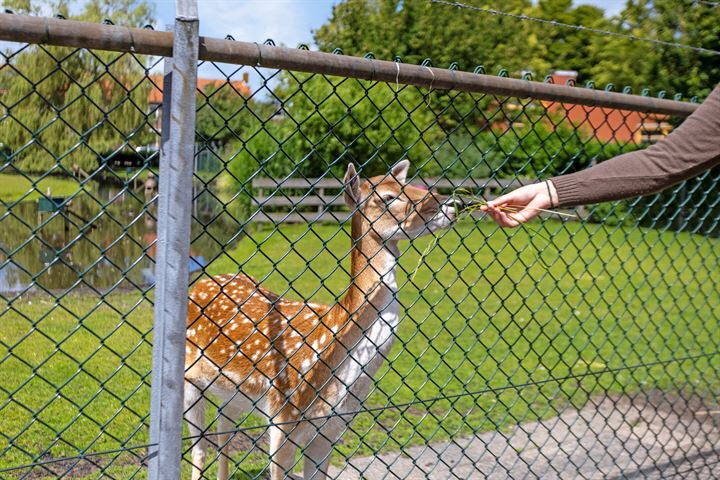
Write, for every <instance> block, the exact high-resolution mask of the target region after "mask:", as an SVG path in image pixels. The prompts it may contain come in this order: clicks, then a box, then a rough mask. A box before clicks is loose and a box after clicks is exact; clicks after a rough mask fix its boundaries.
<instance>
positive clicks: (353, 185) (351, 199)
mask: <svg viewBox="0 0 720 480" xmlns="http://www.w3.org/2000/svg"><path fill="white" fill-rule="evenodd" d="M343 182H344V183H345V203H346V204H347V206H348V207H350V208H355V207H357V206H358V204H359V203H360V177H358V174H357V170H355V165H354V164H352V163H348V167H347V172H345V179H344V180H343Z"/></svg>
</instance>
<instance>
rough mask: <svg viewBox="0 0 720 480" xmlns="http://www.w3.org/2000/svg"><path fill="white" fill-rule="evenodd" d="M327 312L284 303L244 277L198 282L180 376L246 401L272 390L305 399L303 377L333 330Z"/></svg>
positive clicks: (313, 305) (323, 307)
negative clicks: (184, 371)
mask: <svg viewBox="0 0 720 480" xmlns="http://www.w3.org/2000/svg"><path fill="white" fill-rule="evenodd" d="M329 308H330V307H328V306H327V305H322V304H317V303H307V302H299V301H293V300H287V299H284V298H282V297H280V296H279V295H277V294H275V293H273V292H270V291H269V290H267V289H265V288H263V287H262V286H261V285H259V284H258V282H257V281H256V280H254V279H253V278H251V277H248V276H246V275H217V276H214V277H212V278H207V279H204V280H202V281H200V282H198V283H197V284H196V285H195V287H194V288H193V289H192V291H191V293H190V300H189V303H188V330H187V344H186V369H187V374H186V376H187V377H189V378H190V379H191V380H202V383H208V382H214V383H215V384H216V386H218V385H219V386H221V387H223V388H226V389H228V390H236V388H238V387H239V388H240V390H241V391H243V392H244V393H246V394H247V395H249V396H250V397H256V396H261V395H263V394H264V393H266V392H268V390H269V389H270V388H271V387H273V389H277V391H278V393H280V394H281V396H286V395H287V393H288V392H295V394H296V396H297V395H300V394H301V393H307V395H310V394H311V392H313V391H314V388H311V387H314V386H313V385H311V384H310V383H309V382H311V378H310V377H311V375H309V374H308V372H309V370H311V369H312V368H313V366H314V365H316V364H317V363H318V360H319V358H320V355H321V354H322V352H323V351H324V350H325V349H326V348H327V346H328V345H329V344H330V342H331V341H332V338H333V336H334V332H335V331H336V330H333V327H332V325H330V324H329V321H330V319H329V318H328V316H327V313H328V310H329ZM200 377H202V378H200ZM297 400H298V401H300V398H297ZM293 403H295V402H293ZM299 403H306V402H305V401H301V402H299Z"/></svg>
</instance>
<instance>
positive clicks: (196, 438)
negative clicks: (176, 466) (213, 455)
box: [185, 380, 208, 480]
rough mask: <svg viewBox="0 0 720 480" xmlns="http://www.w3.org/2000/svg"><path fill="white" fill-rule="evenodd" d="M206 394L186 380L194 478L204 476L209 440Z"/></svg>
mask: <svg viewBox="0 0 720 480" xmlns="http://www.w3.org/2000/svg"><path fill="white" fill-rule="evenodd" d="M205 402H206V400H205V396H204V395H203V392H202V390H201V389H200V388H198V387H197V386H195V385H194V384H193V383H192V382H191V381H188V380H186V381H185V420H186V421H187V424H188V430H189V432H190V437H191V438H192V440H191V441H192V442H193V446H192V480H198V479H200V478H202V476H203V470H204V469H205V456H206V455H207V447H208V443H207V440H206V439H205V438H204V435H205Z"/></svg>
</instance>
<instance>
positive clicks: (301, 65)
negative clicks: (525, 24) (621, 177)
mask: <svg viewBox="0 0 720 480" xmlns="http://www.w3.org/2000/svg"><path fill="white" fill-rule="evenodd" d="M0 40H6V41H14V42H22V43H35V44H45V45H56V46H65V47H77V48H90V49H98V50H111V51H119V52H132V53H137V54H145V55H158V56H164V57H170V56H172V46H173V34H172V33H171V32H160V31H154V30H150V29H143V28H131V27H121V26H116V25H105V24H96V23H89V22H78V21H74V20H63V19H56V18H46V17H33V16H28V15H18V14H7V13H2V14H0ZM199 58H200V59H201V60H208V61H217V62H224V63H233V64H239V65H252V66H258V67H267V68H277V69H284V70H293V71H298V72H306V73H319V74H325V75H337V76H343V77H350V78H357V79H361V80H371V81H381V82H387V83H397V84H403V85H414V86H417V87H427V88H434V89H438V90H459V91H465V92H473V93H485V94H492V95H502V96H510V97H520V98H534V99H537V100H545V101H554V102H563V103H568V104H579V105H586V106H593V107H605V108H614V109H623V110H630V111H637V112H652V113H659V114H667V115H678V116H687V115H690V114H691V113H692V112H694V111H695V109H696V108H697V104H695V103H690V102H682V101H677V100H669V99H664V98H653V97H648V96H640V95H630V94H624V93H617V92H608V91H604V90H593V89H589V88H578V87H571V86H566V85H555V84H551V83H543V82H535V81H530V80H519V79H514V78H507V77H496V76H492V75H484V74H478V73H470V72H461V71H457V70H449V69H442V68H435V67H429V66H425V65H410V64H407V63H397V62H391V61H385V60H375V59H372V58H363V57H351V56H346V55H338V54H331V53H323V52H316V51H309V50H302V49H294V48H285V47H277V46H271V45H264V44H259V43H251V42H239V41H234V40H221V39H216V38H208V37H200V51H199Z"/></svg>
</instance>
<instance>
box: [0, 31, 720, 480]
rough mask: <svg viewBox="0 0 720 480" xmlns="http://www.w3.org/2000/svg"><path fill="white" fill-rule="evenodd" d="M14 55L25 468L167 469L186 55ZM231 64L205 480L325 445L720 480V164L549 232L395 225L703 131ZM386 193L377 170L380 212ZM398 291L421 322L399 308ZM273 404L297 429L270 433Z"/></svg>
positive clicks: (385, 456)
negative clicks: (167, 128)
mask: <svg viewBox="0 0 720 480" xmlns="http://www.w3.org/2000/svg"><path fill="white" fill-rule="evenodd" d="M54 25H55V26H54V27H53V28H60V27H61V25H60V26H57V25H56V24H54ZM147 38H151V37H146V39H147ZM152 38H154V37H152ZM268 48H270V47H268ZM259 49H260V47H259V46H258V47H257V51H259ZM282 51H285V50H282ZM282 51H279V52H282ZM295 53H296V52H295ZM275 54H276V55H278V53H277V52H275ZM2 55H3V60H4V62H5V63H4V68H3V69H2V71H0V81H1V84H2V85H3V91H2V92H1V93H0V105H1V107H2V115H0V138H2V141H3V142H4V143H3V145H2V147H1V149H0V154H1V155H2V163H1V164H0V175H3V177H2V181H3V182H4V183H3V185H8V187H13V188H12V190H11V189H10V188H7V189H4V190H3V192H0V193H2V195H3V197H2V201H3V204H2V211H1V213H0V228H1V229H2V231H3V236H2V238H0V296H1V297H2V304H0V322H2V325H3V330H2V331H1V332H0V424H2V425H3V428H2V429H1V431H0V473H10V472H15V473H14V474H13V475H14V476H15V477H17V478H36V477H39V476H50V477H53V478H75V477H79V476H80V477H87V476H103V477H109V478H135V477H139V478H142V477H144V475H145V468H146V467H145V466H146V463H147V460H148V459H147V453H148V452H147V451H146V450H147V449H148V448H149V447H151V446H155V445H154V444H153V442H151V441H149V434H148V425H149V421H148V420H149V411H150V399H149V396H150V395H149V379H150V376H151V374H152V371H151V358H150V351H151V338H152V334H153V332H152V327H153V313H152V310H153V302H154V300H155V297H154V280H155V279H154V275H155V271H156V270H155V265H154V263H155V249H156V247H155V245H156V232H157V217H158V214H157V210H156V208H157V207H156V193H157V186H158V182H160V183H162V182H163V181H167V180H166V179H167V178H168V177H167V176H165V175H164V174H163V172H162V171H159V170H158V167H157V157H158V153H157V145H158V142H159V138H160V133H161V130H162V125H161V122H160V120H161V118H162V117H161V107H160V102H161V101H162V100H163V93H164V91H165V88H164V87H165V86H164V85H163V82H164V81H163V79H162V77H160V76H156V75H153V74H150V73H148V72H151V71H155V70H156V69H157V62H158V59H157V58H153V57H146V56H143V55H138V54H136V53H130V52H120V53H111V52H105V51H99V50H87V49H77V48H68V47H59V46H52V47H51V46H47V45H37V46H30V45H24V44H13V45H11V46H10V47H9V49H7V50H5V51H4V52H3V53H2ZM293 58H294V57H293ZM315 58H319V57H315ZM352 60H353V61H359V60H362V62H363V64H364V65H367V64H368V59H367V58H366V59H352ZM201 63H202V65H201V67H202V69H201V71H208V70H212V71H214V72H217V73H216V74H215V76H219V77H220V78H217V79H201V80H200V81H198V89H197V92H196V96H197V122H196V126H195V130H196V131H195V140H196V148H195V164H194V166H193V168H192V169H188V171H187V172H185V173H186V175H188V176H192V183H191V185H192V186H191V188H192V202H191V203H190V204H188V205H184V208H186V209H187V211H189V212H191V214H192V231H191V233H190V236H191V238H190V240H191V249H190V258H188V259H187V261H188V270H189V271H190V272H191V273H190V275H189V277H188V284H189V287H190V290H189V300H188V309H189V310H190V312H191V313H190V315H189V317H188V336H189V340H188V342H187V344H186V349H187V350H186V352H187V358H186V365H185V367H186V373H185V377H186V385H185V392H182V391H180V389H175V390H174V391H172V392H171V393H174V394H176V395H183V393H185V409H186V412H185V414H186V422H185V424H186V425H187V428H185V430H184V431H183V433H182V441H183V450H184V454H183V458H182V470H181V471H182V476H183V477H185V476H188V477H189V476H190V475H191V474H192V472H193V470H194V472H195V473H196V475H197V476H198V477H200V478H212V477H215V476H216V475H217V473H218V471H220V472H222V471H224V469H227V472H228V474H229V475H233V476H234V477H235V478H267V477H268V475H269V474H273V475H275V476H276V477H277V476H278V475H280V476H283V475H285V474H287V473H289V471H290V470H292V469H294V468H295V467H296V466H297V467H299V465H296V464H297V463H298V461H297V460H296V456H295V453H296V450H297V451H299V452H300V453H301V454H302V455H303V456H304V459H303V460H302V462H304V465H303V468H304V469H305V470H306V471H313V469H316V468H319V469H320V470H325V471H326V472H327V473H328V475H329V476H330V477H331V478H358V477H361V478H362V477H365V478H367V477H375V476H377V477H378V478H382V477H385V476H388V477H389V476H394V477H398V478H406V477H410V476H415V477H418V476H419V477H425V478H463V479H464V478H475V477H481V476H484V477H500V478H506V477H513V478H525V477H533V476H535V477H545V476H548V477H560V478H565V477H580V478H591V477H597V476H606V477H631V476H643V475H655V476H660V477H662V476H671V475H682V476H687V475H692V474H698V475H699V474H700V473H701V472H702V473H705V472H711V473H710V474H711V475H712V474H714V472H716V471H717V458H716V457H714V456H713V455H712V454H711V453H710V452H712V451H713V449H714V447H715V445H717V441H718V440H720V432H719V431H718V423H717V418H716V415H715V414H713V413H712V412H715V411H716V410H717V409H718V404H717V398H718V397H719V396H720V390H719V388H720V364H719V363H718V358H719V356H718V353H719V352H718V347H719V346H720V345H719V339H718V337H717V334H716V333H717V328H718V325H717V322H718V309H719V308H720V292H719V291H718V283H717V278H716V277H717V275H715V273H716V272H715V270H716V269H717V265H718V263H719V259H718V254H719V253H718V252H720V250H718V248H717V247H718V245H717V242H718V231H719V230H718V229H719V228H720V225H719V224H720V194H718V189H717V184H718V182H719V181H720V171H717V170H713V171H710V172H707V173H706V174H704V175H702V176H700V177H699V178H697V179H695V180H692V181H688V182H685V183H683V184H681V185H678V186H676V187H675V188H673V189H672V190H670V191H668V192H665V193H663V194H659V195H655V196H652V197H648V198H645V199H639V200H636V201H632V202H620V203H614V204H606V205H599V206H595V207H592V208H587V209H584V210H580V211H578V212H574V213H577V214H578V215H579V218H577V219H575V220H572V221H566V220H567V219H566V218H565V217H563V218H562V219H557V218H554V217H547V218H544V219H543V221H542V222H541V223H537V224H534V225H531V226H529V227H528V228H527V229H524V230H523V229H521V230H513V231H507V230H500V229H498V228H496V227H495V226H494V224H491V223H489V222H486V221H485V219H484V218H483V217H481V216H477V215H476V216H472V215H464V216H463V217H462V218H461V219H459V220H457V221H456V222H455V223H454V224H452V225H447V226H446V228H438V229H437V230H436V231H435V232H434V234H435V238H430V237H424V238H416V239H413V240H412V241H403V242H400V243H397V244H396V243H395V241H394V240H392V239H391V238H392V236H390V235H388V236H387V238H385V237H382V236H380V235H379V234H377V230H381V229H383V228H387V225H388V224H390V225H391V226H392V228H395V229H396V230H397V228H398V227H397V226H398V225H400V226H401V228H400V230H408V229H411V228H412V225H413V224H414V222H417V221H418V217H417V216H418V215H420V214H421V213H419V212H423V211H435V210H432V209H433V208H437V207H438V205H436V204H434V203H433V199H437V197H436V196H437V195H448V196H449V197H450V198H453V199H454V200H455V201H464V200H462V197H463V196H465V197H468V198H466V199H465V200H468V199H470V197H472V200H473V201H476V202H479V201H482V199H490V198H492V197H494V196H496V195H498V194H500V193H502V192H504V191H507V190H509V189H513V188H515V187H517V186H519V185H522V184H526V183H529V182H535V181H537V180H539V179H545V178H547V177H550V176H553V175H558V174H562V173H567V172H573V171H577V170H580V169H583V168H586V167H587V166H589V165H591V164H593V163H596V162H599V161H603V160H605V159H607V158H610V157H613V156H615V155H617V154H620V153H622V152H627V151H631V150H634V149H638V148H644V147H645V146H647V145H648V144H651V143H653V142H655V141H658V140H659V139H661V138H663V136H665V135H667V134H668V133H669V132H670V131H671V130H672V128H673V126H674V125H676V124H677V123H678V119H675V118H671V117H670V116H668V115H667V112H665V113H658V112H649V113H648V112H645V113H641V112H638V111H634V110H633V109H632V108H630V109H628V108H625V107H623V108H612V105H608V104H602V99H600V100H599V104H598V105H574V104H572V103H568V102H559V101H551V100H547V99H541V98H535V97H539V94H538V95H536V96H535V97H532V96H531V98H525V95H524V94H522V95H520V94H517V93H516V94H515V95H517V96H508V95H507V94H505V95H500V94H498V93H497V91H493V93H487V92H486V93H482V92H481V93H477V92H473V93H470V92H467V91H460V90H452V89H451V90H442V89H440V88H439V87H437V83H434V84H433V83H427V84H426V86H432V87H433V90H434V91H433V92H432V95H430V94H429V92H428V89H427V88H419V87H416V86H413V85H408V84H403V75H404V74H405V71H404V70H405V69H406V66H405V65H400V64H396V65H392V69H391V70H390V75H389V76H388V79H387V81H386V82H383V81H367V80H361V79H358V78H355V77H354V76H353V75H351V74H346V75H344V76H329V75H323V74H318V73H315V74H313V73H299V72H295V71H291V70H286V69H279V70H278V69H274V70H273V69H267V68H261V67H257V66H256V65H254V64H253V65H238V66H237V68H236V69H235V70H233V71H231V72H227V66H224V67H223V68H222V69H221V68H220V66H218V65H215V64H213V63H212V62H201ZM356 63H357V62H356ZM376 63H377V64H378V65H379V62H374V63H373V65H375V64H376ZM348 64H350V63H348ZM408 69H409V68H408ZM417 69H418V70H419V71H422V72H424V73H425V74H427V72H428V71H430V72H431V75H432V80H433V81H435V80H437V81H440V80H441V79H442V78H445V77H447V76H452V75H454V74H455V73H454V71H446V70H442V69H430V68H429V66H427V65H424V66H418V67H417ZM246 73H248V74H250V75H252V76H253V77H254V78H256V79H258V80H259V81H257V82H253V84H255V85H259V86H258V87H256V88H255V89H251V87H250V84H249V83H248V81H247V80H248V79H247V78H246V77H245V74H246ZM549 81H550V80H549ZM408 83H409V82H408ZM526 83H527V82H526ZM6 85H7V87H6ZM558 88H559V87H558ZM567 88H568V89H570V87H567ZM570 90H580V89H576V88H572V89H570ZM518 97H522V98H518ZM630 98H631V99H632V98H635V97H630ZM675 104H680V105H682V104H681V102H675ZM651 107H652V105H651V104H649V103H644V104H643V106H642V109H644V110H647V109H651ZM663 108H667V107H663ZM639 109H640V107H638V110H639ZM678 111H679V112H680V113H679V115H680V116H682V115H683V114H689V113H690V111H691V110H687V111H686V110H678ZM683 112H684V113H683ZM404 158H408V159H411V160H412V166H411V168H410V169H409V170H407V171H406V170H404V168H403V164H402V163H400V164H398V162H399V161H401V160H402V159H404ZM351 163H352V164H354V165H355V167H353V168H356V169H357V170H353V169H352V168H349V167H348V165H349V164H351ZM353 171H355V174H353ZM179 173H180V174H182V172H179ZM346 174H347V176H346ZM388 174H390V177H387V175H388ZM378 176H380V177H378ZM406 176H407V178H405V177H406ZM356 177H357V178H360V179H362V181H365V180H366V179H373V180H372V181H370V182H369V183H362V184H361V185H360V187H361V190H360V191H361V193H362V195H367V198H360V199H361V200H362V201H361V202H358V201H357V200H358V199H357V198H355V197H353V195H357V192H356V191H355V190H354V186H355V185H356V184H355V183H354V179H355V178H356ZM392 177H395V180H396V181H397V182H393V180H392ZM380 179H384V182H385V183H381V184H379V185H378V180H380ZM388 185H390V186H388ZM398 185H400V186H398ZM48 189H49V191H48ZM373 189H374V190H373ZM461 189H465V190H461ZM388 190H390V191H388ZM348 195H350V197H349V198H348ZM397 201H399V202H400V204H395V203H394V202H397ZM403 202H404V203H403ZM398 205H404V206H403V207H402V208H400V207H399V206H398ZM433 205H434V207H433ZM448 205H449V204H448ZM431 222H432V221H430V222H428V220H427V219H423V221H422V222H420V224H421V225H426V224H428V223H431ZM353 225H354V227H353ZM358 225H365V226H367V229H366V230H362V228H360V229H359V231H358V228H359V227H358ZM353 228H355V232H354V233H353ZM409 236H414V235H409ZM388 238H390V239H388ZM368 245H375V246H377V247H378V249H377V250H373V249H371V248H369V247H368ZM364 248H368V249H367V250H363V249H364ZM385 249H392V252H393V255H395V254H396V256H397V257H399V261H398V263H397V265H396V266H395V267H394V269H392V270H391V271H390V272H389V271H387V270H384V267H383V265H385V263H382V262H381V260H382V261H383V262H385V261H387V258H388V257H382V255H384V253H383V252H385ZM395 249H397V250H395ZM353 252H354V253H353ZM383 258H385V260H383ZM390 263H392V262H390ZM389 273H392V275H389ZM363 278H379V280H378V282H376V283H373V284H372V285H370V286H368V285H361V284H360V283H359V282H361V281H362V279H363ZM182 280H184V279H182ZM393 282H395V287H396V292H395V293H393V294H392V296H391V297H392V299H393V300H397V314H396V315H395V314H393V315H390V314H388V312H387V310H386V308H385V306H383V305H382V304H381V303H380V304H378V299H377V296H378V295H379V294H380V293H382V292H383V291H385V290H386V289H387V287H388V286H389V284H390V283H393ZM361 287H362V288H361ZM273 292H274V293H273ZM358 292H359V293H358ZM344 297H347V298H351V299H353V300H356V301H355V302H346V303H343V300H342V299H343V298H344ZM323 305H328V306H335V308H336V310H335V312H336V313H334V314H329V313H327V312H328V310H326V308H327V307H324V306H323ZM393 308H394V307H393ZM293 309H294V310H293ZM342 310H349V311H350V312H351V313H352V314H348V315H344V314H343V313H342ZM337 312H340V313H337ZM358 312H360V313H358ZM369 320H372V321H369ZM243 322H244V323H243ZM273 322H274V323H273ZM241 325H243V328H240V326H241ZM383 325H389V326H388V327H387V328H384V327H383ZM201 327H202V328H201ZM201 332H208V333H205V334H203V333H201ZM240 332H244V333H243V334H242V335H241V333H240ZM351 335H352V338H351ZM350 340H352V341H350ZM393 341H394V344H393V346H392V348H390V344H392V342H393ZM358 342H359V343H360V345H361V347H360V346H358V345H357V343H358ZM293 345H296V347H295V346H293ZM367 352H374V354H375V355H376V356H375V357H374V359H375V360H373V361H371V360H369V358H371V357H369V356H368V355H367ZM334 355H335V356H334ZM170 361H172V359H170ZM363 375H365V376H366V377H364V376H363ZM291 380H292V381H296V382H297V383H295V384H294V385H293V384H291V383H292V382H291ZM253 382H255V383H253ZM252 385H268V386H273V388H269V387H268V388H266V389H263V388H253V387H252ZM281 389H282V395H277V392H278V391H280V390H281ZM303 392H304V395H306V396H305V397H302V395H303ZM332 392H335V393H332ZM337 392H343V393H337ZM347 392H349V393H347ZM345 393H347V395H346V396H345V397H344V398H345V399H347V403H342V402H340V400H338V398H339V397H341V396H342V395H343V394H345ZM273 395H274V396H273ZM333 395H335V396H333ZM302 398H305V399H306V401H307V403H306V405H305V406H306V407H307V408H305V407H303V408H304V410H303V409H301V408H300V405H299V404H300V403H301V399H302ZM176 399H179V397H177V398H176ZM273 401H274V402H276V404H277V405H276V406H278V405H279V406H280V407H278V411H279V412H284V413H288V412H289V413H288V415H286V416H283V415H281V414H279V413H278V414H270V415H266V414H267V413H268V412H267V409H268V408H269V407H268V405H269V404H270V403H271V402H273ZM323 401H328V402H329V403H330V406H328V407H327V408H325V409H323V408H324V407H323V406H322V405H323ZM307 405H309V406H307ZM201 407H205V411H204V412H201V411H200V409H201ZM283 409H286V410H283ZM294 409H297V412H299V413H297V412H295V410H294ZM279 430H282V431H283V432H286V436H285V438H283V439H282V441H277V439H278V438H279V437H278V431H279ZM265 432H268V433H269V435H268V437H270V440H269V441H268V438H265V436H264V434H265ZM297 432H302V436H300V435H298V434H297ZM175 440H177V439H175ZM157 446H158V448H162V445H157ZM203 451H204V452H205V454H204V455H203V454H202V452H203ZM288 451H290V452H291V453H292V454H291V455H287V452H288ZM318 452H319V453H318ZM283 454H285V455H283ZM298 458H299V457H298ZM178 461H180V459H178ZM271 472H272V473H271ZM308 476H310V474H308Z"/></svg>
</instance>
